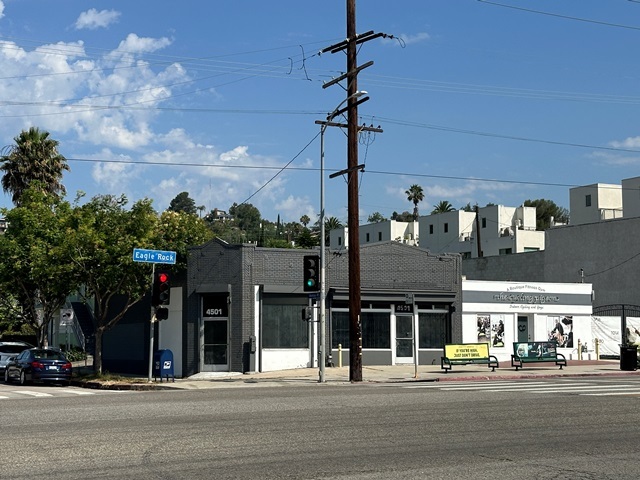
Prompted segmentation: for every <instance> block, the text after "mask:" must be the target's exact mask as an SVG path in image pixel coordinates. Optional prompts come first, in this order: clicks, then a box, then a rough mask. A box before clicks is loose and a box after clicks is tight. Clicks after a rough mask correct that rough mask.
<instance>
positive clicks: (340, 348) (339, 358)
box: [338, 343, 342, 368]
mask: <svg viewBox="0 0 640 480" xmlns="http://www.w3.org/2000/svg"><path fill="white" fill-rule="evenodd" d="M340 367H342V344H341V343H339V344H338V368H340Z"/></svg>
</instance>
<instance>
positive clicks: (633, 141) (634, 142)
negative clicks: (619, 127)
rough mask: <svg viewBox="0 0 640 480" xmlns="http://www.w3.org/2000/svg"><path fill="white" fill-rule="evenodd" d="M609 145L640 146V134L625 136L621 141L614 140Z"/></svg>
mask: <svg viewBox="0 0 640 480" xmlns="http://www.w3.org/2000/svg"><path fill="white" fill-rule="evenodd" d="M609 145H611V146H612V147H614V148H640V136H638V137H627V138H625V139H624V140H622V141H618V140H614V141H612V142H609Z"/></svg>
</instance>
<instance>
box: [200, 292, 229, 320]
mask: <svg viewBox="0 0 640 480" xmlns="http://www.w3.org/2000/svg"><path fill="white" fill-rule="evenodd" d="M228 316H229V294H228V293H226V292H225V293H205V294H204V295H202V317H203V318H205V317H206V318H226V317H228Z"/></svg>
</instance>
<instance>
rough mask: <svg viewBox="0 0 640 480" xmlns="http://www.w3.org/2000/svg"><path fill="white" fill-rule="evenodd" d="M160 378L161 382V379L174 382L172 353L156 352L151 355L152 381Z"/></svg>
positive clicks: (165, 351)
mask: <svg viewBox="0 0 640 480" xmlns="http://www.w3.org/2000/svg"><path fill="white" fill-rule="evenodd" d="M156 377H160V381H161V382H162V379H163V378H166V379H167V382H168V381H169V377H171V378H172V379H173V381H174V382H175V381H176V377H175V376H174V373H173V352H172V351H171V350H158V351H157V352H156V353H155V354H154V355H153V379H154V380H155V379H156Z"/></svg>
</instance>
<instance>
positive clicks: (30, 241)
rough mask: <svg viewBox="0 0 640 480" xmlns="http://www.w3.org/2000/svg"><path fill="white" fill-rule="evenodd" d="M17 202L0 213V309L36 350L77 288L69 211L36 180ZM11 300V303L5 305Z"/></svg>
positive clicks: (65, 204) (64, 203) (63, 203)
mask: <svg viewBox="0 0 640 480" xmlns="http://www.w3.org/2000/svg"><path fill="white" fill-rule="evenodd" d="M20 200H21V201H20V205H19V206H17V207H15V208H13V209H11V210H8V211H7V210H4V211H3V214H4V215H5V218H6V220H7V222H8V227H7V230H6V231H5V233H4V234H3V235H0V288H2V292H3V296H5V297H6V298H5V299H4V300H3V302H4V305H3V306H4V307H5V308H7V309H9V311H10V312H11V313H10V315H11V316H12V318H14V319H20V321H21V322H23V323H25V324H26V325H28V326H29V328H31V329H32V330H33V331H34V332H35V334H36V337H37V339H38V344H39V345H41V346H42V345H47V336H46V332H47V327H48V326H49V324H50V323H51V321H52V320H53V319H54V318H57V315H58V312H59V310H60V308H61V307H63V306H64V304H65V302H66V298H67V296H68V295H70V294H71V293H72V292H73V291H74V290H75V289H76V285H77V284H76V283H75V282H74V276H73V267H72V263H71V258H70V252H69V251H68V250H67V248H66V236H67V231H68V227H69V219H70V214H71V207H70V205H69V203H68V202H66V201H63V200H61V199H60V198H59V197H57V196H56V195H55V194H52V193H48V192H45V191H44V189H43V187H42V185H41V184H39V183H38V182H33V183H32V186H31V188H28V189H26V190H24V191H23V192H22V194H21V199H20ZM11 298H13V299H15V301H13V302H7V301H6V300H7V299H11ZM12 328H13V327H12Z"/></svg>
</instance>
